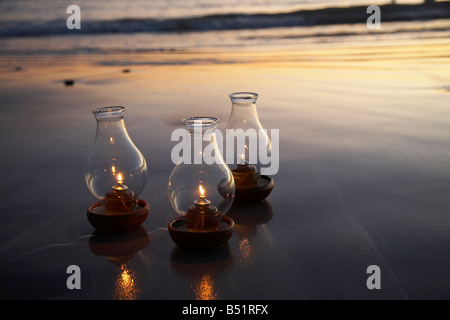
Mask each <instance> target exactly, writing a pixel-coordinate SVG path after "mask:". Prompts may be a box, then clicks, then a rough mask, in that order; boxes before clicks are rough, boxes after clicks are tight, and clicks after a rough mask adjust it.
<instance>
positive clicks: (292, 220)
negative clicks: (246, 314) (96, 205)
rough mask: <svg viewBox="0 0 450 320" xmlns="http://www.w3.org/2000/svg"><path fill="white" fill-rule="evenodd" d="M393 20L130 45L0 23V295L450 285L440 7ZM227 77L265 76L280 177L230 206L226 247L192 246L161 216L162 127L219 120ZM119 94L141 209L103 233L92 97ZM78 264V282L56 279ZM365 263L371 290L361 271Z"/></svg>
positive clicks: (262, 110) (164, 206)
mask: <svg viewBox="0 0 450 320" xmlns="http://www.w3.org/2000/svg"><path fill="white" fill-rule="evenodd" d="M388 23H389V22H386V29H384V31H383V30H382V31H380V33H379V34H377V33H376V32H375V33H374V34H367V31H364V33H362V32H361V33H360V34H358V32H360V31H358V30H362V29H363V28H364V25H361V24H359V25H355V28H354V30H355V33H356V35H354V34H352V35H351V37H352V38H351V40H348V38H345V37H346V36H344V37H342V35H341V36H335V35H334V36H333V34H335V33H336V32H337V33H339V34H341V33H342V32H340V31H339V30H341V29H340V28H343V27H342V26H328V27H324V28H325V29H323V34H322V35H321V36H318V34H319V33H318V32H316V30H315V29H313V27H311V28H310V29H304V28H303V29H302V28H300V27H299V28H298V29H285V28H280V29H273V30H272V29H270V30H259V29H258V30H255V31H252V32H250V31H248V30H241V31H238V32H237V33H232V34H231V33H229V32H228V31H224V32H221V33H220V34H219V33H215V31H206V32H203V33H200V34H191V35H190V36H191V37H190V38H189V37H187V36H186V33H180V34H178V33H174V34H169V35H164V37H165V38H164V39H166V40H167V39H169V38H170V39H169V40H167V41H172V42H171V43H176V42H177V41H182V40H183V39H184V40H185V41H186V42H189V46H186V48H177V49H173V50H172V49H166V50H162V49H158V48H157V47H156V46H155V47H154V48H153V47H152V45H153V44H152V43H150V42H145V41H148V39H149V38H151V37H153V36H154V37H155V38H156V39H160V38H158V37H160V35H152V34H151V35H148V34H147V35H129V38H127V37H128V36H127V35H118V36H117V39H118V44H117V46H116V47H120V46H121V45H123V50H122V49H120V50H118V49H117V48H116V49H114V50H112V49H111V48H113V47H114V46H115V45H116V44H115V43H114V42H112V41H109V40H110V39H112V37H113V36H111V38H109V37H110V35H102V36H99V37H98V38H97V37H96V36H92V35H91V36H87V37H84V38H83V37H80V38H77V37H73V38H70V39H68V40H67V42H61V43H60V44H59V41H60V40H61V38H58V36H54V37H50V38H49V39H47V38H39V37H36V39H35V38H31V37H30V38H18V39H14V40H11V41H10V40H8V39H6V40H2V41H3V43H4V44H6V46H5V47H4V49H2V50H4V51H2V52H1V54H0V95H1V97H2V104H1V111H2V116H1V117H0V135H1V137H2V139H0V149H1V150H2V158H1V160H0V165H1V168H2V170H1V179H2V184H1V188H0V190H1V193H0V212H1V215H2V218H3V223H2V224H1V225H0V258H1V259H0V270H1V272H0V298H1V299H150V300H172V299H181V300H184V299H189V300H191V299H192V300H196V299H200V300H209V299H219V300H223V299H225V300H227V299H232V300H235V299H237V300H241V299H244V300H245V299H250V300H251V299H256V300H258V299H263V300H266V299H269V300H270V299H274V300H278V299H281V300H283V299H285V300H298V299H449V298H450V295H449V292H450V272H449V270H450V258H449V256H448V252H449V249H450V232H449V231H450V216H449V214H448V212H449V207H450V197H449V196H448V189H449V187H450V170H449V168H450V147H449V146H450V116H449V112H450V104H449V101H450V100H449V98H450V76H449V75H450V55H449V52H450V40H449V38H448V37H446V34H447V33H448V23H449V22H448V19H447V20H445V19H444V20H436V21H432V22H427V23H428V24H427V23H424V24H421V25H420V26H421V28H425V29H426V28H430V30H431V31H430V32H429V33H428V31H427V32H418V33H417V34H416V33H414V36H411V34H410V33H408V34H406V32H405V31H404V30H403V29H401V28H404V29H405V30H406V29H408V28H410V27H412V26H417V24H416V23H415V22H408V21H406V22H404V23H405V24H400V23H396V22H392V24H388ZM408 23H409V24H408ZM436 26H438V27H436ZM326 28H328V29H326ZM399 28H400V29H401V30H403V31H401V32H398V33H395V34H390V30H393V29H395V30H399ZM308 30H309V31H308ZM311 30H314V34H315V38H314V39H315V40H314V41H311V39H310V37H312V36H311V35H310V34H308V32H311V33H312V32H313V31H311ZM346 30H349V29H348V26H347V29H346ZM230 32H231V31H230ZM346 32H347V31H346ZM277 33H278V36H279V37H278V38H279V39H278V38H277ZM218 35H220V36H221V37H222V38H214V41H215V42H214V45H212V46H207V45H204V46H192V45H191V44H192V43H196V42H199V41H201V40H204V39H213V37H217V36H218ZM162 37H163V36H161V39H162ZM250 37H251V39H250ZM258 37H260V39H264V43H263V44H262V45H261V44H259V45H253V44H254V43H253V42H252V45H247V46H245V45H230V46H227V43H228V41H230V42H233V43H235V42H236V43H237V42H238V41H241V42H240V43H241V44H242V42H244V43H245V42H246V41H247V40H249V41H250V40H251V41H259V40H258ZM271 37H273V38H277V41H274V42H271V41H272V40H271ZM328 37H329V39H328ZM231 38H232V39H233V40H232V41H231V40H229V39H231ZM99 39H101V40H102V41H103V42H102V43H101V44H99V45H98V47H97V48H100V49H99V51H98V52H97V51H93V52H88V53H86V52H85V51H89V50H88V49H89V48H90V47H89V46H88V45H86V44H89V43H91V44H92V43H95V42H96V41H97V40H99ZM221 39H222V40H223V41H224V44H223V46H219V45H217V43H219V42H220V41H221ZM236 39H237V40H236ZM242 39H244V40H242ZM280 39H281V41H279V40H280ZM336 39H339V40H336ZM138 40H142V46H146V45H147V44H148V47H146V49H145V50H139V46H138V45H137V44H136V43H137V42H139V41H138ZM288 40H289V41H288ZM297 40H298V41H297ZM9 41H10V42H9ZM77 41H80V43H83V45H81V44H80V45H79V46H80V51H79V52H71V51H70V50H72V49H73V48H74V44H76V43H77ZM83 41H84V42H83ZM127 41H128V42H127ZM132 42H133V43H134V47H127V46H126V44H127V43H132ZM43 43H46V44H48V50H49V51H48V52H47V51H45V50H46V48H44V47H39V48H38V49H39V50H36V52H35V54H33V52H34V51H29V50H30V47H32V46H34V45H35V44H39V45H40V46H42V44H43ZM67 43H69V44H67ZM258 43H259V42H258ZM66 45H67V47H65V46H66ZM85 45H86V46H85ZM8 46H9V47H8ZM75 47H76V46H75ZM93 47H94V46H93ZM67 48H71V49H70V50H69V49H67ZM86 48H87V49H86ZM110 49H111V50H110ZM8 50H11V51H8ZM102 50H104V51H102ZM0 51H1V50H0ZM25 52H26V54H25ZM55 52H57V54H55ZM237 91H250V92H257V93H258V94H259V98H258V101H257V108H258V113H259V118H260V120H261V123H262V125H263V126H264V128H266V129H279V130H280V168H279V171H278V173H277V174H276V175H274V176H273V179H274V181H275V187H274V190H273V192H272V193H271V194H270V196H269V198H268V199H267V200H266V201H264V202H261V203H259V204H257V205H255V206H244V207H239V206H237V207H233V208H232V210H231V212H230V214H229V215H230V216H231V217H232V218H233V219H234V220H235V222H236V230H235V233H234V234H233V236H232V238H231V239H230V241H229V243H228V244H227V245H226V246H225V247H222V248H220V249H219V250H217V251H214V252H209V253H206V254H199V253H196V254H188V253H186V252H183V251H182V250H180V249H179V248H178V247H177V246H176V245H175V244H174V243H173V241H172V240H171V239H170V237H169V234H168V232H167V224H168V222H169V221H170V220H171V219H173V218H175V217H176V213H175V212H174V210H173V208H172V207H171V205H170V202H169V199H168V195H167V182H168V178H169V175H170V172H171V170H172V169H173V167H174V164H173V163H172V162H171V157H170V155H171V150H172V147H173V146H174V145H175V144H176V142H173V141H171V140H170V137H171V133H172V131H173V130H174V129H176V128H182V127H183V123H182V119H183V118H186V117H190V116H213V117H217V118H219V119H220V122H219V125H218V127H219V129H223V128H224V126H225V125H226V122H227V120H228V118H229V116H230V111H231V102H230V99H229V97H228V95H229V94H230V93H232V92H237ZM113 105H122V106H125V107H126V112H125V124H126V127H127V130H128V133H129V134H130V137H131V138H132V140H133V142H134V143H135V145H136V146H137V147H138V148H139V149H140V151H141V152H142V154H143V155H144V157H145V158H146V160H147V163H148V169H149V172H148V181H147V184H146V186H145V188H144V191H143V192H142V193H141V195H140V197H141V198H143V199H145V200H146V201H148V202H149V204H150V214H149V218H148V219H147V220H146V221H145V222H144V224H143V225H142V228H140V229H139V230H138V231H136V232H135V233H133V234H131V235H126V236H117V237H102V236H101V235H100V234H99V233H98V232H96V231H95V229H94V228H93V227H92V225H90V223H89V221H88V220H87V218H86V209H87V207H88V206H89V205H90V204H92V203H93V202H94V201H95V198H94V197H93V196H92V195H91V194H90V192H89V190H88V188H87V187H86V183H85V181H84V166H85V162H86V159H87V156H88V154H89V151H90V149H91V147H92V144H93V142H94V138H95V134H96V121H95V119H94V116H93V114H92V109H93V108H95V107H102V106H113ZM124 248H126V249H127V250H128V251H127V250H125V253H124ZM73 264H76V265H78V266H80V268H81V270H82V289H81V290H68V289H67V287H66V279H67V276H68V275H67V273H66V268H67V266H69V265H73ZM370 265H377V266H379V267H380V269H381V272H382V287H381V290H369V289H368V287H367V286H366V280H367V277H368V274H367V273H366V270H367V267H368V266H370Z"/></svg>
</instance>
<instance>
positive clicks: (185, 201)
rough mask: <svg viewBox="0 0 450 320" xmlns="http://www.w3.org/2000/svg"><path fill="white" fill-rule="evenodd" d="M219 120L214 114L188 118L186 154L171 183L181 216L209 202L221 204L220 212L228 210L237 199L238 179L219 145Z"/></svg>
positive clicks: (212, 204) (176, 205) (218, 209)
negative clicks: (217, 137)
mask: <svg viewBox="0 0 450 320" xmlns="http://www.w3.org/2000/svg"><path fill="white" fill-rule="evenodd" d="M217 122H218V119H216V118H210V117H192V118H188V119H185V120H184V123H185V129H186V130H185V136H184V145H183V149H182V150H183V156H182V157H180V160H179V161H178V163H177V164H176V166H175V167H174V169H173V170H172V173H171V175H170V178H169V183H168V194H169V199H170V202H171V204H172V206H173V208H174V209H175V211H176V212H177V213H178V215H180V216H185V215H186V213H187V211H188V209H189V207H191V206H193V205H194V204H198V205H204V204H206V203H208V204H210V205H211V206H213V207H215V208H217V212H218V213H219V214H226V213H227V212H228V211H229V209H230V207H231V205H232V203H233V200H234V195H235V185H234V179H233V175H232V173H231V171H230V169H229V168H228V166H227V164H226V163H225V161H224V159H223V157H222V154H221V152H220V149H219V146H218V145H217V141H216V130H217V129H216V125H217ZM219 133H220V132H219Z"/></svg>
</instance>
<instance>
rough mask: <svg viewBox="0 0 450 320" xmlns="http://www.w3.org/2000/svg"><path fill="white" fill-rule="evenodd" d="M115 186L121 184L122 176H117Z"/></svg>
mask: <svg viewBox="0 0 450 320" xmlns="http://www.w3.org/2000/svg"><path fill="white" fill-rule="evenodd" d="M117 184H123V180H122V174H120V173H118V174H117Z"/></svg>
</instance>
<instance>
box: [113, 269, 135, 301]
mask: <svg viewBox="0 0 450 320" xmlns="http://www.w3.org/2000/svg"><path fill="white" fill-rule="evenodd" d="M120 269H121V273H120V274H119V276H118V277H117V280H116V282H115V292H114V298H115V299H119V300H135V299H136V298H137V295H138V294H139V292H140V290H139V288H138V287H137V285H136V274H135V272H134V271H131V270H130V269H128V267H127V265H126V264H123V265H121V266H120Z"/></svg>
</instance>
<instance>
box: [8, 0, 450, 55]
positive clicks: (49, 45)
mask: <svg viewBox="0 0 450 320" xmlns="http://www.w3.org/2000/svg"><path fill="white" fill-rule="evenodd" d="M396 2H397V4H402V3H405V4H406V3H420V2H422V1H415V0H411V1H408V0H403V1H402V0H397V1H396ZM387 3H391V1H389V0H388V1H386V0H367V1H366V0H345V1H336V0H286V1H276V0H247V1H242V0H152V1H147V0H135V1H119V0H89V1H88V0H84V1H72V0H39V1H34V0H2V1H0V56H14V57H18V56H29V55H70V54H84V55H95V54H105V53H120V54H122V53H130V52H131V53H141V52H149V51H165V50H170V51H176V50H185V49H192V48H194V49H195V48H204V47H213V48H218V47H221V48H225V47H227V48H234V47H248V46H264V45H299V44H300V45H301V44H305V43H306V44H308V43H309V44H311V43H324V42H325V43H341V42H354V43H360V42H367V41H374V40H376V41H378V40H398V39H415V38H433V39H448V38H450V7H449V6H447V9H445V10H447V11H448V12H446V14H444V15H443V16H444V17H447V19H445V18H444V19H442V17H441V19H434V20H415V19H412V20H411V21H400V22H397V21H386V22H383V24H382V29H381V30H375V31H374V30H368V29H367V26H366V23H365V21H366V19H367V17H368V14H367V13H366V12H364V11H361V12H359V11H358V14H357V17H356V20H355V17H354V16H353V17H352V20H349V22H348V23H346V21H345V19H344V20H343V21H339V23H331V24H329V23H323V21H325V22H326V21H327V19H331V18H333V13H322V16H320V15H319V16H315V17H314V19H312V20H311V19H309V18H305V17H304V16H302V14H301V10H316V9H321V8H331V7H351V6H362V7H361V8H362V9H364V6H368V5H370V4H377V5H383V4H387ZM72 4H76V5H78V6H79V7H80V9H81V30H69V29H68V28H67V26H66V20H67V18H68V17H69V16H70V14H68V13H67V12H66V9H67V7H68V6H69V5H72ZM317 19H319V20H321V21H322V22H321V23H319V24H316V21H317ZM382 19H383V15H382ZM394 20H395V19H394Z"/></svg>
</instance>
